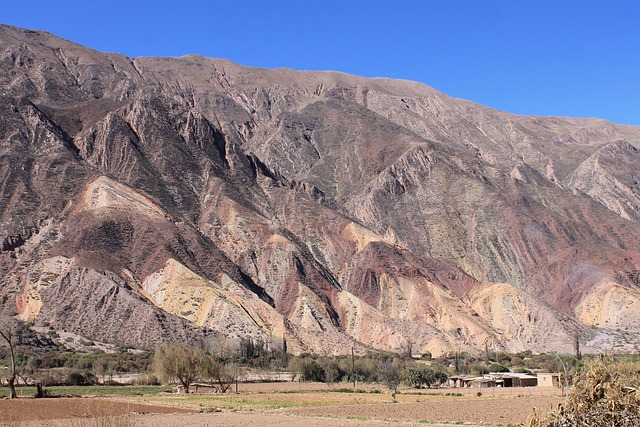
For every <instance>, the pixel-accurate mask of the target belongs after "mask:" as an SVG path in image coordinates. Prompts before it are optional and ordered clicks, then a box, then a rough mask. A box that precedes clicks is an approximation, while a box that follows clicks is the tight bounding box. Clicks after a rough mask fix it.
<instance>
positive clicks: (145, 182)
mask: <svg viewBox="0 0 640 427" xmlns="http://www.w3.org/2000/svg"><path fill="white" fill-rule="evenodd" d="M0 97H1V99H2V102H0V178H1V180H0V182H1V184H0V301H1V305H2V309H3V311H4V312H5V313H13V312H17V313H18V317H19V318H20V319H21V320H23V321H29V322H32V323H33V324H34V325H35V326H36V327H43V326H46V327H49V328H51V329H53V330H65V331H69V332H73V333H77V334H80V335H83V336H86V337H88V338H91V339H95V340H100V341H105V342H113V343H119V344H127V345H135V346H152V345H154V344H157V343H159V342H166V341H178V340H179V341H182V342H188V341H194V340H201V339H216V340H224V342H232V341H234V340H237V339H239V338H248V337H255V338H263V339H274V340H276V341H279V340H280V339H281V338H282V337H286V339H287V344H288V347H289V349H290V350H291V351H293V352H297V353H301V352H312V353H346V352H350V351H351V348H352V347H355V348H356V349H357V351H359V352H363V351H366V350H367V349H384V350H392V351H403V350H406V349H407V348H408V347H412V349H413V352H414V353H416V354H418V353H423V352H426V351H430V352H432V353H433V354H436V355H437V354H442V353H446V352H451V351H454V350H458V349H462V350H469V351H478V350H484V349H486V348H491V349H494V350H500V351H520V350H525V349H530V350H534V351H547V350H559V351H571V349H572V342H573V336H575V334H579V335H580V337H581V341H582V342H583V348H584V349H586V350H589V349H592V350H610V349H612V348H613V349H615V350H630V349H635V348H637V346H638V345H639V344H640V342H639V341H640V338H639V337H638V335H637V333H635V332H637V324H638V317H639V316H640V287H639V283H640V273H639V270H638V266H639V265H640V237H639V236H640V223H639V222H638V221H639V220H640V215H639V212H640V211H639V203H638V202H639V187H638V186H639V185H640V184H639V180H640V178H639V177H638V173H637V165H638V164H639V163H638V161H639V160H640V152H639V151H638V148H637V147H639V146H640V129H639V128H635V127H630V126H619V125H615V124H612V123H609V122H605V121H602V120H596V119H588V120H584V119H571V118H561V117H523V116H514V115H510V114H507V113H503V112H499V111H495V110H491V109H489V108H486V107H482V106H479V105H475V104H472V103H470V102H467V101H463V100H460V99H454V98H451V97H448V96H446V95H445V94H442V93H440V92H438V91H436V90H434V89H431V88H429V87H427V86H424V85H422V84H418V83H413V82H408V81H398V80H389V79H365V78H360V77H356V76H351V75H346V74H341V73H335V72H299V71H292V70H287V69H276V70H266V69H254V68H247V67H241V66H239V65H236V64H233V63H231V62H229V61H225V60H220V59H210V58H204V57H199V56H194V55H190V56H186V57H181V58H127V57H125V56H122V55H117V54H111V53H101V52H96V51H93V50H90V49H87V48H84V47H82V46H79V45H77V44H74V43H71V42H68V41H65V40H62V39H59V38H57V37H55V36H53V35H51V34H48V33H45V32H42V31H30V30H24V29H19V28H14V27H8V26H0ZM220 342H221V341H220Z"/></svg>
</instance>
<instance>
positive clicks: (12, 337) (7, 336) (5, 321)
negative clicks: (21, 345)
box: [0, 316, 19, 399]
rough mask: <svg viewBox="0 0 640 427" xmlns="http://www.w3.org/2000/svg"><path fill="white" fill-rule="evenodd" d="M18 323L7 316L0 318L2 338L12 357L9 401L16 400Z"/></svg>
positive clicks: (0, 336)
mask: <svg viewBox="0 0 640 427" xmlns="http://www.w3.org/2000/svg"><path fill="white" fill-rule="evenodd" d="M18 332H19V324H18V321H17V320H15V319H13V318H11V317H7V316H2V317H0V338H2V341H3V342H4V344H5V345H6V346H7V347H8V348H9V356H10V357H11V376H10V377H9V399H15V398H16V397H17V395H16V378H17V366H16V356H15V346H16V345H17V341H18V337H19V334H18Z"/></svg>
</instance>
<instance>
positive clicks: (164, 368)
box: [153, 344, 448, 399]
mask: <svg viewBox="0 0 640 427" xmlns="http://www.w3.org/2000/svg"><path fill="white" fill-rule="evenodd" d="M245 366H247V365H245ZM287 367H288V370H289V371H290V372H291V373H293V374H294V378H297V379H298V380H299V381H320V382H325V383H326V384H327V385H328V386H329V387H332V386H333V385H334V384H336V383H338V382H354V383H356V382H357V381H360V382H381V383H384V384H385V385H386V386H387V387H388V388H389V389H390V390H391V391H392V395H393V396H394V399H395V392H396V390H397V388H398V386H399V384H400V383H401V382H405V383H407V384H408V385H411V386H414V387H418V388H422V387H432V386H439V385H441V384H443V383H445V382H446V381H447V379H448V375H447V373H446V372H445V371H444V370H442V369H439V368H433V367H429V366H425V365H424V364H421V363H417V362H415V361H408V360H405V359H401V358H400V357H397V356H396V355H392V354H384V353H383V354H381V353H371V354H369V355H367V356H363V357H357V358H356V357H355V356H353V357H351V358H349V357H313V356H310V355H306V356H292V357H289V362H288V366H287ZM153 371H154V373H155V374H156V375H157V376H158V378H160V379H161V380H163V381H164V382H172V381H177V382H179V383H180V385H182V387H183V388H184V390H185V391H186V392H188V391H189V389H190V387H191V385H192V384H193V383H194V382H197V381H203V382H207V383H213V384H214V385H215V387H216V388H217V391H219V392H222V393H224V392H225V391H227V390H228V389H229V388H230V386H231V385H232V384H233V382H235V381H238V379H239V365H238V362H237V361H236V360H233V359H223V358H220V357H216V356H215V355H212V354H210V353H207V352H206V351H205V350H203V349H202V348H198V347H191V346H184V345H177V344H172V345H165V346H162V347H159V348H158V349H157V350H156V353H155V356H154V361H153Z"/></svg>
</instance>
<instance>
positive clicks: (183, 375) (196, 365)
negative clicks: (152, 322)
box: [153, 344, 213, 393]
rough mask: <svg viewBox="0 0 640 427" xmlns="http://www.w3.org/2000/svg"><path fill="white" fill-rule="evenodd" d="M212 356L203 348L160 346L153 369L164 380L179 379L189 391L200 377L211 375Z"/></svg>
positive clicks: (187, 391)
mask: <svg viewBox="0 0 640 427" xmlns="http://www.w3.org/2000/svg"><path fill="white" fill-rule="evenodd" d="M212 367H213V366H212V361H211V359H210V357H208V356H207V354H206V353H205V352H204V350H202V349H201V348H197V347H191V346H186V345H179V344H168V345H163V346H161V347H158V348H157V349H156V353H155V355H154V358H153V370H154V372H155V374H156V375H157V376H158V378H160V379H161V380H163V381H171V380H173V379H177V380H178V381H179V382H180V384H182V386H183V387H184V391H185V392H186V393H189V386H190V385H191V383H193V382H194V381H195V380H197V379H198V378H202V377H210V376H211V372H210V370H211V369H212Z"/></svg>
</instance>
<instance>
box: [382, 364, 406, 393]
mask: <svg viewBox="0 0 640 427" xmlns="http://www.w3.org/2000/svg"><path fill="white" fill-rule="evenodd" d="M403 369H404V366H403V364H402V361H401V360H400V359H393V360H389V359H383V360H380V361H379V362H378V381H380V382H381V383H383V384H384V385H386V386H387V388H389V390H391V398H392V399H393V403H396V394H397V393H398V386H399V385H400V381H401V380H402V371H403Z"/></svg>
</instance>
